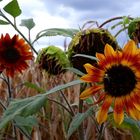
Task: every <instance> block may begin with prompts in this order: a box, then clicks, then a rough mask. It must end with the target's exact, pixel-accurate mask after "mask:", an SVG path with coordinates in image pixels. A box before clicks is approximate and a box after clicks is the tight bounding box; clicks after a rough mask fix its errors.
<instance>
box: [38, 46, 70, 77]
mask: <svg viewBox="0 0 140 140" xmlns="http://www.w3.org/2000/svg"><path fill="white" fill-rule="evenodd" d="M36 61H37V63H38V65H39V68H40V69H43V70H45V71H46V72H47V73H48V74H49V75H58V74H61V73H63V72H65V71H66V69H65V68H66V67H68V66H69V61H68V58H67V57H66V54H65V53H64V52H63V51H62V50H61V49H60V48H58V47H56V46H48V47H46V48H43V49H42V50H41V51H40V53H39V54H38V56H37V60H36Z"/></svg>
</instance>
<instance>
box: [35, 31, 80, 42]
mask: <svg viewBox="0 0 140 140" xmlns="http://www.w3.org/2000/svg"><path fill="white" fill-rule="evenodd" d="M78 31H79V30H77V29H64V28H50V29H45V30H42V31H40V32H39V33H38V34H37V35H36V39H35V40H34V41H33V43H34V42H36V41H37V40H38V39H40V38H41V37H48V36H58V35H59V36H64V37H70V38H72V37H73V36H74V35H75V34H76V33H77V32H78Z"/></svg>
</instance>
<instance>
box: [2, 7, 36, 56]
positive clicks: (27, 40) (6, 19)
mask: <svg viewBox="0 0 140 140" xmlns="http://www.w3.org/2000/svg"><path fill="white" fill-rule="evenodd" d="M0 16H2V17H3V18H4V19H5V20H6V21H7V22H8V23H10V24H11V25H12V27H14V29H15V30H16V31H17V32H18V33H19V34H20V35H21V36H22V37H23V38H24V40H25V41H26V42H27V43H28V44H29V45H30V47H31V48H32V50H33V51H34V52H35V53H36V55H38V52H37V51H36V50H35V49H34V47H33V46H32V44H31V43H30V41H29V40H28V39H27V38H26V37H25V36H24V35H23V33H22V32H21V31H20V30H19V29H18V28H17V27H16V26H15V25H14V24H13V23H12V22H11V21H10V20H9V19H8V18H7V17H6V16H5V15H4V14H3V12H2V11H1V10H0Z"/></svg>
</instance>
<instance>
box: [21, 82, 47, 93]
mask: <svg viewBox="0 0 140 140" xmlns="http://www.w3.org/2000/svg"><path fill="white" fill-rule="evenodd" d="M24 85H25V86H26V87H29V88H33V89H35V90H37V91H38V92H40V93H42V92H45V90H44V89H43V88H40V87H38V86H37V85H36V84H33V83H30V82H25V83H24Z"/></svg>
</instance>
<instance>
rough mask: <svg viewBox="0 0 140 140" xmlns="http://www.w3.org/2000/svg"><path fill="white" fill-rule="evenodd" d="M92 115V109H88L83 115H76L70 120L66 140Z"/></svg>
mask: <svg viewBox="0 0 140 140" xmlns="http://www.w3.org/2000/svg"><path fill="white" fill-rule="evenodd" d="M92 114H93V107H91V108H89V109H88V110H87V111H86V112H85V113H78V114H77V115H76V116H75V117H74V118H73V120H72V122H71V124H70V127H69V129H68V135H67V137H68V139H69V138H70V136H71V135H72V134H73V133H74V132H75V131H76V130H77V129H78V127H79V126H80V125H81V123H82V122H83V121H84V120H85V119H86V118H87V117H89V116H91V115H92Z"/></svg>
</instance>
